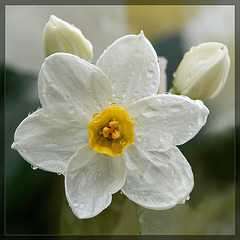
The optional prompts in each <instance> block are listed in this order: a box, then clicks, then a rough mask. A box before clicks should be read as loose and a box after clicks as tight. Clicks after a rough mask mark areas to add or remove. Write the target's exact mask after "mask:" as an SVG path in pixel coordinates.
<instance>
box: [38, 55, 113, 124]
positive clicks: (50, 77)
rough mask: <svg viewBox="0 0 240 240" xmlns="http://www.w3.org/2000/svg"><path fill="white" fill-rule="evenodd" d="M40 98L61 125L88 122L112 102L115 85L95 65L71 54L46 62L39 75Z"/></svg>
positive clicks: (52, 57) (58, 56)
mask: <svg viewBox="0 0 240 240" xmlns="http://www.w3.org/2000/svg"><path fill="white" fill-rule="evenodd" d="M38 84H39V98H40V101H41V103H42V105H43V107H44V108H45V110H46V111H47V112H48V114H52V115H53V116H54V118H58V119H61V121H69V119H74V120H76V121H84V122H88V123H89V121H91V120H92V116H93V115H94V114H95V113H99V112H101V111H103V110H104V109H105V108H106V107H108V106H109V103H111V102H112V90H111V84H110V82H109V80H108V79H107V77H106V76H105V74H104V73H103V72H102V71H101V70H100V69H99V68H97V67H96V66H94V65H93V64H90V63H89V62H87V61H85V60H83V59H81V58H79V57H77V56H75V55H71V54H68V53H56V54H53V55H51V56H49V57H48V58H46V59H45V62H44V63H43V65H42V68H41V70H40V73H39V82H38Z"/></svg>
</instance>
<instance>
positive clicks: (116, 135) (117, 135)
mask: <svg viewBox="0 0 240 240" xmlns="http://www.w3.org/2000/svg"><path fill="white" fill-rule="evenodd" d="M119 137H120V132H119V131H117V130H115V131H113V132H112V139H117V138H119Z"/></svg>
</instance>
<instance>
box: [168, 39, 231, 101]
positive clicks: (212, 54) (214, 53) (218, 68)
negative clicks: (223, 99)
mask: <svg viewBox="0 0 240 240" xmlns="http://www.w3.org/2000/svg"><path fill="white" fill-rule="evenodd" d="M229 68H230V57H229V54H228V49H227V47H226V46H225V45H224V44H222V43H218V42H207V43H202V44H200V45H198V46H196V47H192V48H191V49H190V51H188V52H187V53H185V55H184V57H183V59H182V61H181V63H180V64H179V66H178V68H177V71H176V73H175V74H174V80H173V88H172V91H173V92H174V93H176V94H182V95H186V96H188V97H190V98H192V99H201V100H202V101H205V100H208V99H211V98H214V97H216V96H217V95H218V94H219V92H220V91H221V90H222V89H223V87H224V85H225V82H226V80H227V76H228V73H229Z"/></svg>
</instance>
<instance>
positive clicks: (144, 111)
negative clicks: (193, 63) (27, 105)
mask: <svg viewBox="0 0 240 240" xmlns="http://www.w3.org/2000/svg"><path fill="white" fill-rule="evenodd" d="M159 74H160V72H159V65H158V60H157V55H156V52H155V50H154V49H153V47H152V45H151V43H150V42H149V41H148V40H147V39H146V38H145V36H144V35H143V33H142V32H141V33H140V34H139V35H128V36H124V37H122V38H120V39H118V40H117V41H115V42H114V43H113V44H112V45H111V46H109V47H108V48H107V49H106V50H105V51H104V53H103V54H102V55H101V56H100V58H99V59H98V61H97V63H96V66H95V65H93V64H91V63H89V62H87V61H85V60H83V59H81V58H79V57H77V56H75V55H71V54H67V53H56V54H53V55H51V56H49V57H48V58H46V60H45V62H44V63H43V65H42V67H41V70H40V74H39V80H38V81H39V82H38V89H39V98H40V102H41V104H42V109H40V110H37V111H36V112H34V113H32V114H31V115H29V116H28V117H27V118H26V119H25V120H24V121H23V122H22V123H21V124H20V125H19V127H18V128H17V130H16V132H15V136H14V143H13V145H12V147H13V148H14V149H16V150H17V151H18V152H19V153H20V154H21V156H22V157H23V158H24V159H25V160H26V161H28V162H29V163H30V164H32V165H34V166H36V167H38V168H41V169H43V170H47V171H52V172H56V173H62V174H63V175H64V176H65V190H66V196H67V200H68V202H69V205H70V206H71V208H72V210H73V212H74V213H75V214H76V216H77V217H78V218H90V217H93V216H96V215H97V214H99V213H100V212H101V211H103V210H104V209H105V208H106V207H107V206H108V205H109V204H110V203H111V199H112V194H114V193H116V192H117V191H119V190H121V191H122V192H123V194H125V195H126V196H127V197H128V198H129V199H131V200H132V201H134V202H135V203H137V204H140V205H141V206H144V207H146V208H150V209H168V208H171V207H173V206H175V205H176V204H178V203H183V202H184V201H185V200H186V199H188V196H189V193H190V192H191V191H192V188H193V185H194V180H193V173H192V170H191V167H190V165H189V164H188V162H187V160H186V159H185V157H184V156H183V155H182V153H181V152H180V151H179V150H178V148H177V147H176V146H175V145H180V144H183V143H185V142H187V141H188V140H190V139H191V138H192V137H193V136H195V135H196V134H197V133H198V131H199V130H200V129H201V127H202V126H203V125H204V124H205V122H206V118H207V115H208V113H209V111H208V109H207V108H206V107H205V106H204V104H203V103H202V102H201V101H200V100H196V101H194V100H191V99H189V98H187V97H184V96H177V95H172V94H162V95H157V91H158V87H159V81H160V76H159Z"/></svg>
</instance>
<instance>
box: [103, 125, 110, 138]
mask: <svg viewBox="0 0 240 240" xmlns="http://www.w3.org/2000/svg"><path fill="white" fill-rule="evenodd" d="M110 133H111V129H110V128H108V127H104V128H103V130H102V134H103V136H104V137H108V136H109V134H110Z"/></svg>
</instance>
